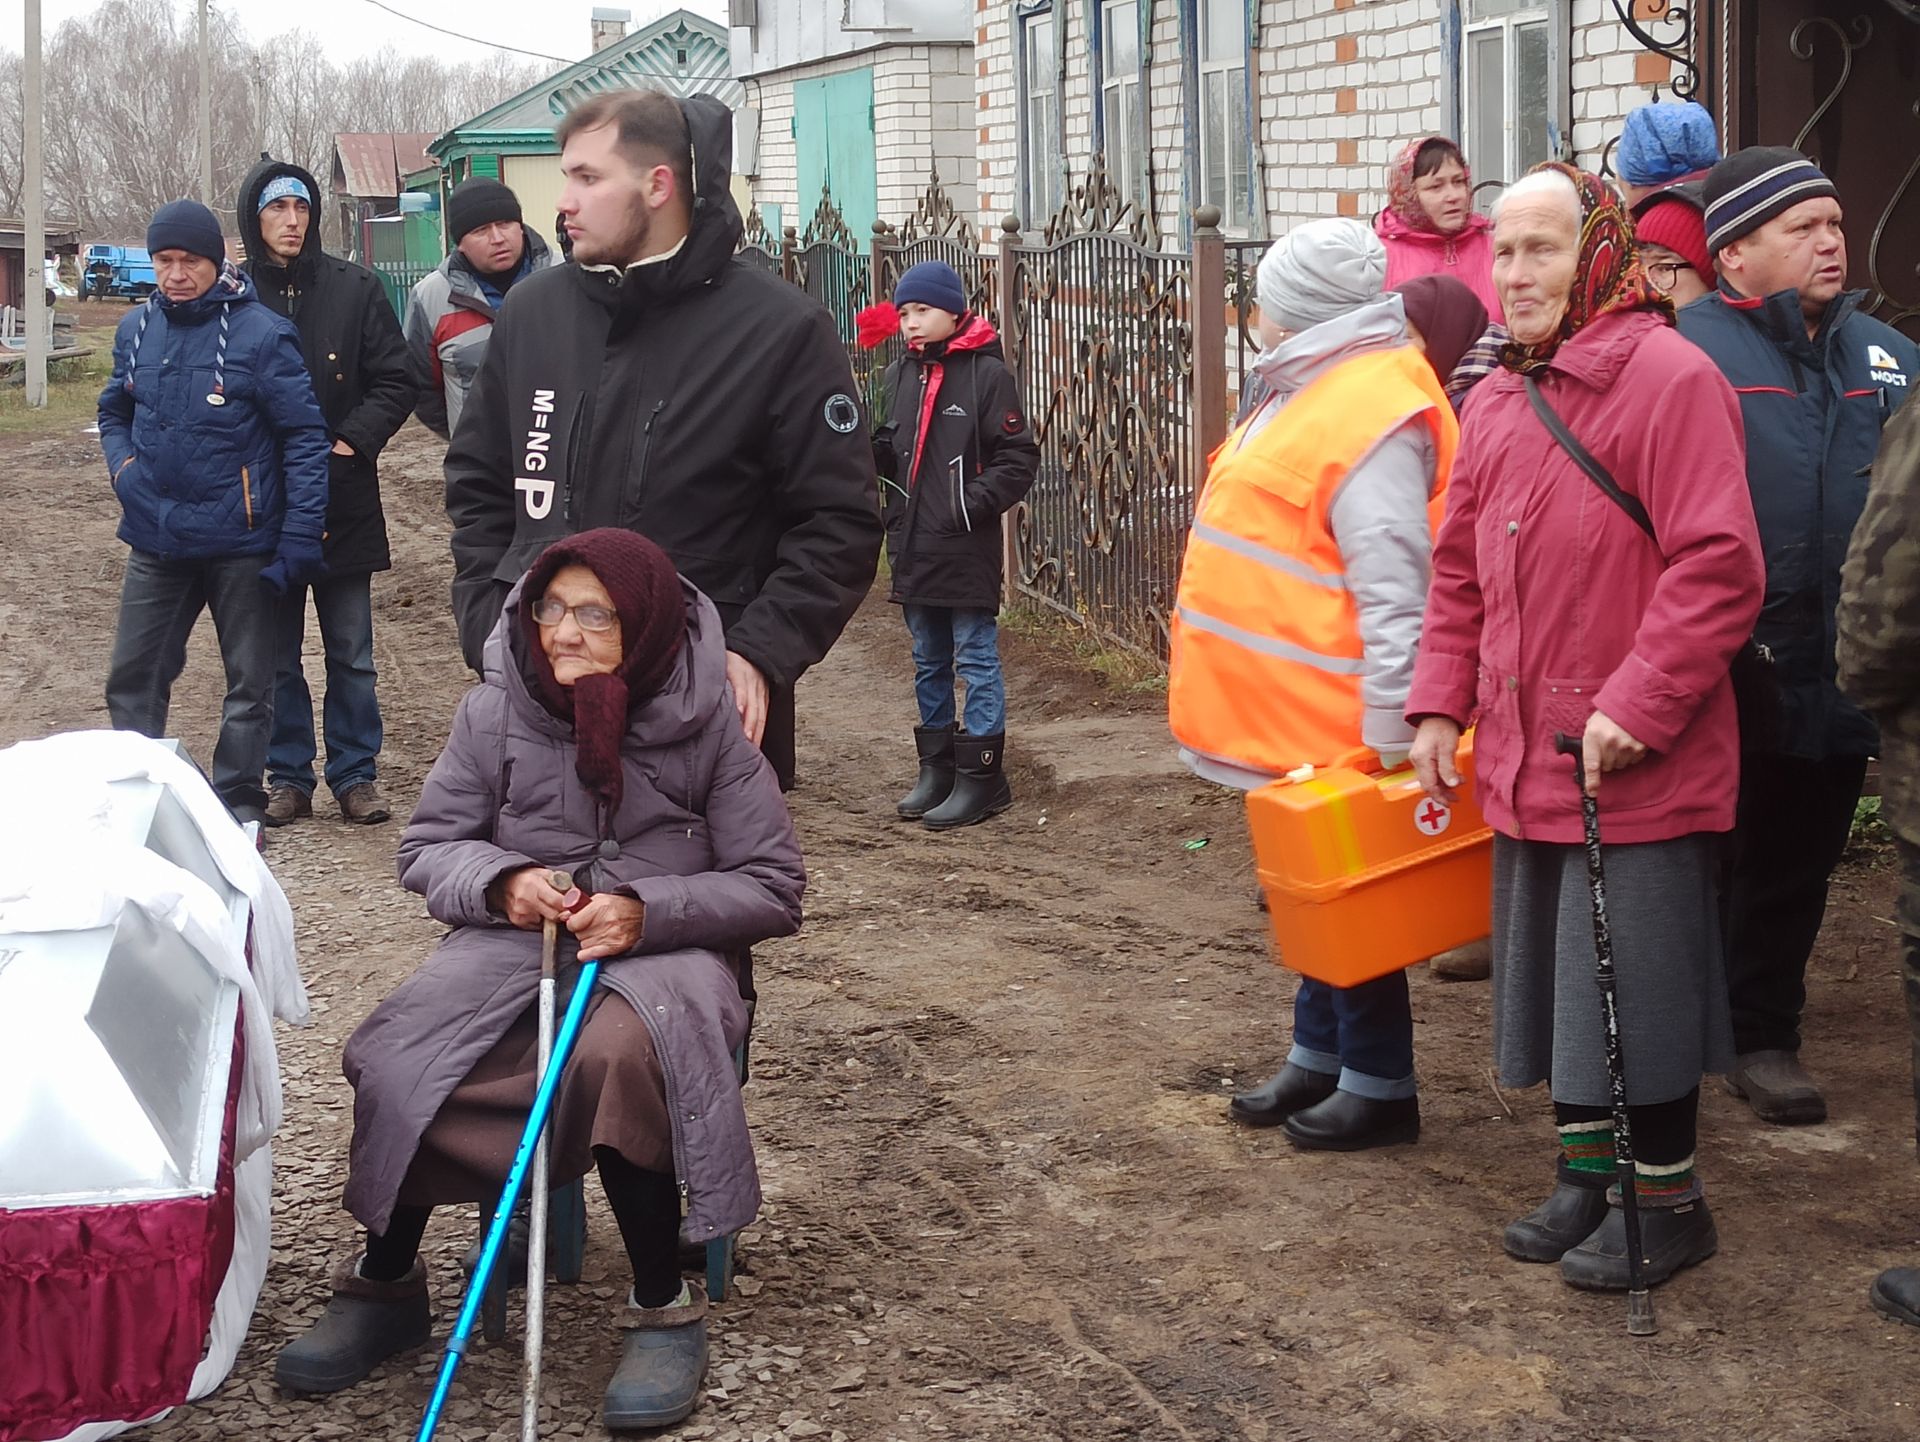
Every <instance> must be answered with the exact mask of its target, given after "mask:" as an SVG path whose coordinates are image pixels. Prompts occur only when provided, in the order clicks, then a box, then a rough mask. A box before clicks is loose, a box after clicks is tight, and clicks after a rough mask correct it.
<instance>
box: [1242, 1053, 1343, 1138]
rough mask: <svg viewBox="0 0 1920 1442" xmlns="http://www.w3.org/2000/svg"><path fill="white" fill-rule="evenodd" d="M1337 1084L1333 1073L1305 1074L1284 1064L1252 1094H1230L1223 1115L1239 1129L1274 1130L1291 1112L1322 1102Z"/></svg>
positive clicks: (1337, 1081)
mask: <svg viewBox="0 0 1920 1442" xmlns="http://www.w3.org/2000/svg"><path fill="white" fill-rule="evenodd" d="M1339 1085H1340V1076H1339V1074H1338V1073H1337V1072H1323V1071H1308V1070H1307V1069H1306V1068H1305V1067H1301V1066H1295V1065H1294V1064H1293V1063H1292V1062H1288V1063H1287V1064H1286V1065H1285V1066H1283V1067H1281V1068H1280V1070H1279V1071H1277V1072H1275V1073H1274V1074H1273V1075H1272V1076H1270V1077H1268V1078H1267V1079H1266V1080H1265V1081H1263V1082H1262V1083H1260V1085H1259V1086H1257V1087H1255V1088H1254V1089H1253V1090H1252V1091H1248V1092H1236V1093H1234V1095H1233V1096H1232V1097H1231V1098H1229V1099H1228V1101H1227V1115H1228V1116H1230V1117H1232V1118H1233V1119H1234V1120H1235V1121H1237V1122H1239V1123H1240V1125H1241V1126H1243V1127H1277V1126H1280V1125H1281V1124H1282V1123H1284V1122H1285V1121H1286V1119H1287V1118H1288V1117H1290V1116H1292V1115H1293V1114H1294V1113H1295V1112H1301V1111H1305V1110H1306V1109H1307V1108H1308V1107H1310V1106H1316V1105H1318V1104H1319V1103H1320V1102H1323V1101H1325V1100H1326V1099H1327V1098H1328V1097H1330V1096H1332V1095H1333V1093H1334V1090H1335V1088H1337V1087H1338V1086H1339Z"/></svg>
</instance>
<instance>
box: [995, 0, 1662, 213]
mask: <svg viewBox="0 0 1920 1442" xmlns="http://www.w3.org/2000/svg"><path fill="white" fill-rule="evenodd" d="M977 3H978V9H977V18H978V22H979V24H978V29H977V35H976V42H975V47H974V54H975V61H976V74H977V78H978V84H979V95H978V106H979V128H978V168H979V206H980V212H979V213H980V223H981V224H982V226H983V227H985V233H987V234H992V233H995V232H996V231H997V228H998V224H999V219H1000V217H1001V216H1002V215H1005V214H1006V213H1008V212H1009V211H1010V210H1012V211H1017V210H1019V209H1020V199H1021V198H1020V190H1019V187H1020V174H1019V142H1020V133H1019V128H1018V126H1019V106H1018V103H1017V97H1016V95H1015V93H1014V87H1015V73H1016V69H1015V63H1014V52H1015V46H1016V44H1017V37H1016V34H1015V28H1014V5H1013V4H1012V3H1010V0H977ZM1556 3H1558V4H1560V5H1563V6H1564V7H1565V8H1564V12H1563V13H1564V14H1565V16H1566V20H1567V24H1568V34H1567V36H1566V41H1565V48H1564V51H1563V52H1562V53H1563V55H1564V59H1565V75H1564V77H1563V78H1562V79H1561V80H1560V81H1559V83H1560V84H1561V85H1563V86H1565V87H1566V89H1567V90H1568V92H1569V106H1568V109H1569V118H1570V121H1571V124H1570V125H1568V126H1567V127H1566V133H1565V134H1564V135H1563V136H1562V137H1561V143H1562V146H1563V148H1564V149H1566V150H1567V151H1568V152H1570V154H1569V158H1570V159H1572V161H1573V162H1574V163H1575V164H1577V165H1580V166H1582V167H1584V168H1587V169H1598V168H1599V167H1600V166H1601V164H1602V159H1603V156H1604V154H1605V152H1606V150H1607V147H1608V146H1609V144H1610V143H1611V142H1612V141H1613V140H1614V139H1615V138H1616V137H1617V136H1618V135H1619V133H1620V126H1621V122H1622V121H1623V120H1624V118H1625V116H1626V114H1627V112H1628V111H1630V110H1632V109H1634V108H1636V107H1637V106H1640V105H1644V104H1646V103H1648V102H1649V101H1652V100H1654V99H1657V98H1659V93H1658V92H1657V91H1656V87H1657V86H1664V85H1665V83H1666V82H1667V80H1668V78H1669V76H1668V69H1669V63H1668V62H1667V61H1665V60H1664V59H1662V58H1660V57H1658V56H1654V55H1651V54H1648V53H1647V52H1645V51H1643V50H1642V49H1641V48H1640V47H1639V46H1638V44H1637V43H1636V42H1635V41H1634V40H1633V39H1632V37H1631V36H1629V35H1628V34H1627V32H1626V29H1625V27H1624V26H1623V25H1622V24H1621V23H1620V20H1619V18H1618V16H1617V15H1615V14H1614V12H1613V9H1612V7H1611V5H1610V4H1609V3H1608V0H1556ZM1665 4H1666V0H1636V13H1638V14H1640V15H1642V16H1643V17H1649V18H1654V17H1657V15H1658V14H1659V13H1661V12H1663V11H1664V8H1665ZM1441 9H1442V6H1441V4H1440V3H1439V0H1263V3H1262V4H1261V5H1260V10H1259V25H1258V27H1257V31H1256V33H1255V35H1254V36H1253V47H1252V72H1253V74H1252V88H1253V112H1252V113H1253V117H1254V122H1253V123H1254V126H1255V136H1256V144H1255V156H1254V165H1255V176H1256V182H1257V187H1258V189H1257V194H1258V196H1259V197H1260V199H1261V201H1262V202H1263V203H1264V212H1265V213H1264V216H1263V217H1257V218H1256V221H1255V224H1254V226H1253V227H1252V233H1253V235H1255V236H1259V235H1263V234H1264V235H1268V236H1271V235H1277V234H1282V233H1284V232H1285V231H1286V230H1287V229H1288V228H1289V227H1291V226H1293V225H1295V224H1298V223H1299V222H1300V221H1303V220H1308V219H1312V218H1314V217H1316V216H1327V215H1352V216H1357V217H1360V218H1366V217H1369V216H1371V215H1373V214H1374V213H1376V212H1377V211H1378V210H1379V209H1380V207H1381V206H1382V205H1383V204H1384V203H1385V199H1386V170H1387V165H1388V163H1389V161H1390V160H1391V157H1392V156H1393V154H1394V153H1395V152H1396V151H1398V150H1399V148H1400V147H1401V146H1402V145H1404V144H1405V142H1406V141H1407V140H1409V139H1411V138H1412V137H1414V136H1416V135H1422V134H1428V133H1434V132H1449V131H1452V130H1454V128H1455V126H1454V124H1453V122H1452V121H1451V119H1450V118H1449V116H1448V111H1449V110H1450V108H1451V106H1452V104H1453V99H1452V97H1453V92H1454V89H1455V87H1456V85H1457V76H1458V60H1457V58H1450V57H1446V56H1444V55H1443V54H1442V49H1441V47H1442V43H1443V27H1442V22H1441V18H1440V14H1441ZM1054 17H1055V22H1056V23H1060V24H1064V25H1065V27H1066V34H1067V51H1068V67H1067V68H1068V74H1067V92H1066V95H1065V96H1064V97H1063V101H1064V103H1063V107H1062V110H1063V128H1064V130H1065V132H1066V137H1067V141H1066V149H1067V152H1068V155H1069V156H1070V157H1072V158H1073V159H1072V160H1071V162H1070V163H1071V165H1072V169H1073V173H1074V174H1075V176H1076V177H1077V176H1078V175H1080V174H1082V173H1083V172H1084V169H1085V157H1087V156H1088V155H1089V154H1090V152H1091V150H1092V143H1093V142H1092V134H1093V127H1092V118H1091V103H1090V83H1089V79H1088V65H1089V56H1090V44H1089V41H1090V37H1089V36H1088V34H1087V28H1086V27H1087V18H1086V5H1085V4H1084V3H1083V0H1057V3H1056V5H1055V8H1054ZM1186 71H1187V64H1186V61H1185V58H1184V56H1183V54H1182V36H1181V25H1180V5H1179V3H1178V0H1154V8H1153V16H1152V42H1151V55H1150V63H1149V66H1148V95H1147V97H1146V101H1145V103H1146V106H1147V110H1148V127H1149V154H1150V162H1151V167H1152V175H1153V200H1154V207H1153V208H1154V212H1155V219H1156V222H1157V225H1158V229H1159V233H1160V235H1161V236H1162V237H1163V239H1165V240H1166V241H1167V242H1168V243H1175V244H1177V243H1178V239H1179V237H1181V236H1182V234H1183V233H1184V217H1185V216H1186V214H1187V213H1188V211H1189V210H1190V209H1191V206H1192V204H1193V203H1194V202H1193V200H1192V196H1191V193H1190V190H1191V187H1192V186H1193V184H1194V180H1193V179H1192V178H1191V177H1189V176H1188V174H1187V146H1186V129H1187V127H1186V111H1185V96H1184V79H1185V74H1186ZM1468 160H1469V162H1472V161H1473V160H1474V157H1473V156H1471V155H1469V156H1468ZM1498 170H1499V166H1498V165H1497V164H1496V165H1495V166H1494V167H1493V168H1492V169H1491V170H1489V169H1488V168H1487V167H1486V166H1485V165H1479V166H1477V167H1476V174H1475V178H1476V180H1481V179H1503V178H1506V177H1502V176H1500V175H1499V174H1498ZM1023 218H1025V217H1023ZM1027 219H1028V224H1029V225H1030V226H1032V227H1034V228H1037V227H1038V225H1039V224H1042V223H1044V218H1037V219H1036V218H1027Z"/></svg>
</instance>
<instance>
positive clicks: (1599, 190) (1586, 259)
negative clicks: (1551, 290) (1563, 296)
mask: <svg viewBox="0 0 1920 1442" xmlns="http://www.w3.org/2000/svg"><path fill="white" fill-rule="evenodd" d="M1543 170H1557V171H1559V172H1560V173H1561V174H1562V175H1564V176H1566V177H1567V179H1569V180H1571V181H1572V182H1573V185H1574V189H1575V190H1577V191H1578V192H1579V193H1580V259H1579V262H1578V264H1577V265H1576V267H1575V269H1574V272H1573V293H1572V294H1571V295H1569V296H1568V297H1567V313H1566V314H1565V315H1564V316H1562V317H1561V319H1560V329H1559V330H1557V331H1556V332H1554V333H1553V334H1552V335H1550V336H1548V337H1547V338H1546V339H1545V340H1543V341H1539V342H1536V343H1535V344H1533V345H1521V344H1520V343H1519V342H1518V341H1508V342H1507V344H1506V345H1505V346H1503V347H1501V350H1500V364H1501V365H1503V366H1505V367H1506V368H1507V369H1508V370H1512V371H1518V372H1519V373H1520V374H1521V375H1527V374H1529V373H1531V372H1533V371H1537V370H1539V369H1541V368H1542V367H1544V366H1545V365H1546V364H1547V362H1549V361H1550V360H1552V359H1553V357H1554V353H1555V352H1556V351H1558V350H1559V349H1560V347H1561V346H1562V345H1563V344H1565V343H1566V342H1567V341H1569V340H1571V339H1572V338H1573V337H1574V336H1576V335H1578V334H1579V333H1580V332H1581V331H1583V330H1585V329H1586V328H1587V327H1588V326H1589V325H1591V324H1593V322H1594V321H1596V320H1598V319H1599V318H1600V317H1601V316H1603V315H1611V314H1613V313H1614V312H1616V311H1627V310H1650V311H1652V312H1654V313H1655V314H1656V315H1658V316H1659V317H1660V318H1661V319H1663V320H1664V321H1666V323H1667V324H1668V325H1672V324H1673V302H1672V301H1670V300H1668V299H1667V298H1666V297H1665V296H1664V295H1662V294H1660V292H1659V291H1657V290H1655V289H1654V288H1653V282H1652V281H1651V280H1649V279H1648V278H1647V271H1646V267H1645V266H1643V265H1641V264H1640V250H1639V247H1638V246H1637V245H1635V244H1634V238H1633V217H1632V216H1631V215H1629V214H1628V213H1627V207H1626V205H1625V203H1624V202H1623V201H1622V200H1621V199H1620V196H1619V195H1618V193H1616V192H1615V190H1614V189H1613V187H1612V186H1610V185H1608V184H1607V183H1606V182H1605V181H1604V180H1602V179H1600V177H1599V176H1597V175H1589V174H1588V173H1587V172H1586V171H1584V170H1575V169H1574V168H1573V167H1572V166H1571V165H1562V164H1561V163H1560V162H1559V161H1557V160H1549V161H1547V162H1546V163H1545V164H1543V165H1536V166H1534V168H1533V169H1532V170H1530V171H1528V172H1527V173H1528V174H1529V175H1538V174H1539V173H1540V172H1541V171H1543Z"/></svg>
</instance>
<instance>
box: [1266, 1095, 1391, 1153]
mask: <svg viewBox="0 0 1920 1442" xmlns="http://www.w3.org/2000/svg"><path fill="white" fill-rule="evenodd" d="M1419 1139H1420V1098H1418V1097H1401V1098H1400V1099H1399V1100H1397V1101H1380V1100H1377V1099H1376V1098H1374V1097H1363V1096H1361V1095H1360V1094H1359V1093H1358V1092H1349V1091H1335V1092H1334V1094H1333V1095H1332V1096H1330V1097H1328V1098H1327V1099H1326V1100H1325V1101H1323V1102H1317V1103H1315V1104H1314V1105H1313V1106H1310V1107H1308V1108H1306V1109H1305V1110H1304V1111H1297V1112H1295V1113H1294V1114H1293V1115H1292V1116H1290V1117H1288V1118H1287V1140H1288V1141H1290V1142H1292V1143H1293V1144H1294V1145H1295V1146H1296V1147H1301V1148H1304V1149H1305V1150H1307V1151H1313V1152H1364V1151H1366V1150H1367V1149H1368V1148H1369V1147H1391V1146H1395V1145H1398V1144H1400V1143H1403V1142H1414V1141H1418V1140H1419Z"/></svg>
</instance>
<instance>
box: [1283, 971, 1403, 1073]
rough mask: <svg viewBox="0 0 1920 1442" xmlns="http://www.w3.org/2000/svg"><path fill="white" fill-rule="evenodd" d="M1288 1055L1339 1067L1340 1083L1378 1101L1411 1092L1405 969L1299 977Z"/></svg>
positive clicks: (1302, 1063)
mask: <svg viewBox="0 0 1920 1442" xmlns="http://www.w3.org/2000/svg"><path fill="white" fill-rule="evenodd" d="M1287 1060H1288V1061H1290V1062H1292V1063H1293V1064H1294V1065H1295V1066H1297V1067H1304V1068H1306V1069H1307V1070H1308V1071H1317V1072H1322V1073H1334V1072H1338V1073H1339V1075H1340V1089H1341V1090H1342V1091H1349V1092H1353V1093H1354V1094H1356V1095H1358V1096H1363V1097H1373V1098H1375V1099H1376V1100H1379V1101H1395V1100H1397V1099H1399V1098H1401V1097H1410V1096H1412V1095H1413V1002H1412V1000H1411V998H1410V997H1409V996H1408V994H1407V974H1406V973H1405V972H1404V971H1395V972H1389V973H1388V974H1387V975H1385V976H1381V977H1375V978H1374V979H1373V980H1372V981H1363V982H1361V983H1360V985H1358V986H1329V985H1327V983H1325V982H1324V981H1314V980H1312V979H1310V978H1308V977H1302V978H1301V979H1300V992H1299V994H1298V995H1297V996H1295V997H1294V999H1293V1051H1292V1052H1291V1053H1290V1054H1289V1055H1288V1057H1287Z"/></svg>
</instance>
